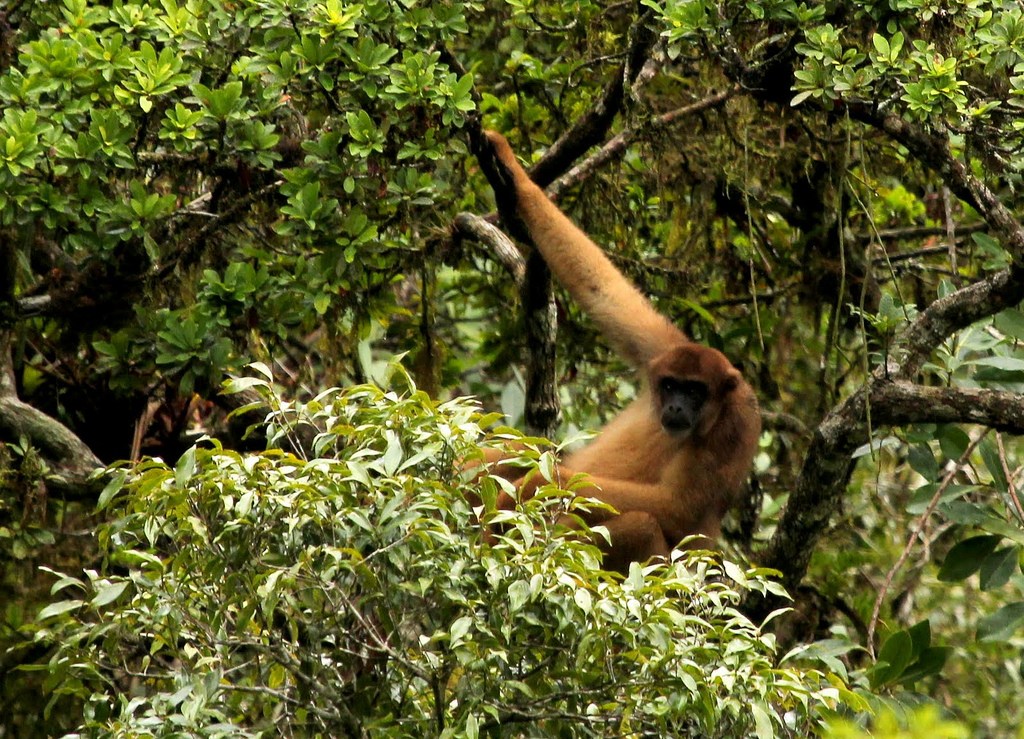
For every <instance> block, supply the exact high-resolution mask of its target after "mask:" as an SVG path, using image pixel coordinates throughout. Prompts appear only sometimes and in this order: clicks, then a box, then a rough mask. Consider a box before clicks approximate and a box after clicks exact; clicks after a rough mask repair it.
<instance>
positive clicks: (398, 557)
mask: <svg viewBox="0 0 1024 739" xmlns="http://www.w3.org/2000/svg"><path fill="white" fill-rule="evenodd" d="M400 384H405V383H404V382H403V383H400ZM475 410H476V409H475V406H474V405H473V404H470V403H468V402H467V401H466V400H454V401H450V402H448V403H444V404H441V405H436V404H435V403H433V402H432V401H431V400H430V399H429V398H428V397H427V396H426V395H424V394H423V393H420V392H415V393H412V394H406V395H402V396H400V395H397V394H395V393H393V392H391V393H385V392H383V391H381V390H379V389H376V388H375V387H371V386H355V387H353V388H351V389H349V390H347V391H345V392H342V393H339V392H336V391H328V392H326V393H323V394H321V395H320V396H318V397H317V398H315V399H313V400H311V401H310V402H309V403H308V404H300V405H297V406H294V407H290V408H284V409H282V410H281V412H280V415H278V416H277V417H276V420H275V425H276V424H280V427H279V432H280V433H282V434H285V433H289V432H290V430H293V429H294V428H296V427H306V428H310V427H311V428H315V429H317V431H318V434H317V436H316V440H315V447H316V449H317V451H318V453H317V456H316V457H315V458H313V459H310V460H308V461H307V460H303V459H299V458H297V457H295V456H293V455H291V454H286V453H282V452H275V453H268V454H265V455H260V456H241V455H239V454H237V453H234V452H228V451H225V450H222V449H217V448H214V449H211V450H202V449H197V450H194V451H191V452H189V453H187V454H185V455H183V456H182V457H181V459H180V460H179V461H178V463H177V465H176V466H175V467H174V468H171V467H168V466H167V465H164V464H161V463H150V464H145V465H142V466H140V467H139V468H137V469H136V470H134V471H132V472H131V473H130V474H129V473H126V472H122V473H119V474H118V475H117V476H116V477H115V481H114V482H112V483H111V485H110V486H108V488H107V490H106V491H105V493H104V496H103V499H102V501H101V505H103V506H104V507H105V508H107V509H109V510H110V513H111V516H112V522H111V523H109V524H106V525H104V526H102V527H100V529H99V531H98V537H99V541H100V547H101V553H102V557H103V561H104V562H105V563H106V565H107V566H106V568H105V570H104V571H101V572H95V571H93V572H87V573H86V577H85V578H76V577H72V576H64V577H61V578H60V579H59V580H58V581H57V584H56V585H55V587H54V590H55V591H58V592H60V593H61V597H62V598H64V600H60V601H58V602H55V603H53V604H52V605H50V606H49V607H47V608H46V609H45V610H44V611H43V613H41V614H40V618H41V620H43V622H44V623H48V624H53V626H52V628H53V631H52V632H51V633H49V634H48V635H47V638H52V639H53V640H54V641H55V642H56V643H57V644H59V645H60V647H59V649H58V650H57V652H56V653H55V655H54V656H53V658H52V659H51V661H50V664H49V672H50V678H49V679H50V680H51V681H52V682H53V684H54V685H56V686H57V692H56V696H57V697H59V696H62V695H64V694H67V693H71V694H75V695H79V696H81V697H82V699H83V700H84V701H85V703H86V712H85V713H86V717H87V721H86V727H87V731H88V733H89V734H90V735H92V734H93V733H94V732H96V733H98V735H101V736H125V737H129V736H180V735H182V733H185V734H187V735H189V736H266V735H273V736H307V735H311V734H316V735H322V736H360V735H371V734H372V735H373V736H434V735H436V736H477V735H480V734H485V735H491V736H522V735H524V734H526V735H552V734H557V735H560V736H605V735H608V734H610V733H614V734H618V733H622V732H626V733H637V734H646V735H661V736H670V735H671V736H680V735H683V734H687V735H699V736H722V737H730V736H741V735H744V736H745V735H757V736H774V735H776V733H789V732H796V733H798V734H805V733H807V731H808V730H809V729H810V727H813V726H814V725H815V722H816V720H817V719H818V717H817V716H816V714H817V713H818V712H819V711H820V710H821V709H822V708H824V707H828V706H831V705H835V702H836V699H837V697H838V695H839V691H838V690H836V688H835V687H833V686H831V685H829V684H828V683H827V682H825V681H824V677H823V676H822V675H821V674H820V673H817V672H815V671H796V670H793V669H790V668H788V667H783V668H776V667H775V664H776V662H777V660H778V657H779V656H780V655H778V654H777V652H776V647H775V639H774V638H773V637H772V636H771V635H770V634H769V633H765V632H763V631H762V630H761V629H759V628H757V626H756V625H755V624H753V623H751V622H750V620H749V619H747V618H746V617H745V616H743V615H742V614H741V613H740V612H739V611H738V610H737V608H736V606H737V604H738V602H739V594H740V593H741V592H742V591H743V590H745V589H747V588H753V589H755V590H763V589H765V588H777V587H778V586H777V585H773V584H772V583H771V582H769V581H767V580H766V579H765V573H763V572H758V571H756V570H749V571H744V570H743V569H742V568H739V567H737V566H736V565H733V564H732V563H729V562H725V563H719V562H716V561H715V560H713V559H710V558H708V557H707V556H706V555H700V554H694V555H691V556H689V557H686V558H684V559H682V560H680V561H678V562H676V563H675V564H674V565H673V566H672V567H671V568H669V569H668V570H667V571H664V572H662V573H661V574H660V575H659V576H657V577H652V576H651V574H650V573H649V572H648V573H646V574H645V573H644V571H643V570H641V568H639V567H635V568H634V569H633V571H632V572H631V573H630V576H629V577H627V578H626V579H625V580H621V579H619V578H613V577H611V576H609V575H601V576H595V574H594V573H595V570H596V569H598V568H597V566H596V565H597V562H598V552H597V550H596V549H595V548H594V547H593V546H592V545H591V544H588V543H584V542H583V541H582V540H580V539H578V538H571V537H565V536H559V535H556V534H555V532H554V528H555V527H554V523H553V522H554V521H555V519H557V518H558V517H559V515H560V514H561V512H562V511H563V510H564V508H565V506H564V501H565V499H564V498H563V497H561V496H552V495H548V496H541V497H539V498H538V499H535V500H534V501H532V502H531V504H530V505H527V506H524V509H523V511H522V512H521V513H519V514H514V515H513V516H512V521H508V522H507V525H508V526H509V530H508V532H507V533H506V535H505V536H504V537H502V539H501V540H500V541H499V542H497V543H496V544H495V545H494V546H493V547H490V546H485V545H483V543H482V542H481V535H480V526H479V524H478V523H477V520H476V517H475V516H474V515H473V512H472V511H471V510H470V506H469V504H468V503H467V499H466V493H468V492H470V491H472V490H476V489H479V487H478V485H477V484H469V485H467V479H469V480H470V482H471V477H470V476H469V475H467V474H466V473H464V472H463V471H462V467H461V465H459V464H458V462H459V460H460V459H461V458H463V457H464V456H465V455H469V454H473V453H474V452H475V449H476V446H475V444H476V443H477V442H478V441H480V440H481V439H482V433H481V430H480V427H479V426H478V425H477V422H478V420H479V419H478V416H477V414H476V413H475ZM497 481H498V479H497V478H495V479H492V480H489V481H487V482H486V483H485V484H484V488H485V490H486V489H487V488H489V489H490V495H491V497H492V498H493V496H494V494H495V490H494V489H495V483H496V482H497ZM485 494H486V493H485ZM492 505H493V501H492ZM68 613H72V614H75V616H76V618H74V619H67V618H66V614H68Z"/></svg>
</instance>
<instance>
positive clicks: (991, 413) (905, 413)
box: [871, 382, 1024, 434]
mask: <svg viewBox="0 0 1024 739" xmlns="http://www.w3.org/2000/svg"><path fill="white" fill-rule="evenodd" d="M871 415H872V418H873V419H874V420H875V421H877V422H878V423H880V424H887V425H892V426H899V425H902V424H907V423H977V424H980V425H982V426H988V427H989V428H993V429H996V430H997V431H1005V432H1008V433H1011V434H1024V394H1021V393H1006V392H1000V391H998V390H983V389H978V388H964V387H926V386H924V385H915V384H913V383H910V382H886V383H878V384H876V385H875V387H874V388H873V389H872V392H871Z"/></svg>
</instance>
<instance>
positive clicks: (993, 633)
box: [978, 601, 1024, 642]
mask: <svg viewBox="0 0 1024 739" xmlns="http://www.w3.org/2000/svg"><path fill="white" fill-rule="evenodd" d="M1021 622H1024V601H1018V602H1016V603H1010V604H1009V605H1006V606H1003V607H1002V608H1000V609H999V610H998V611H996V612H995V613H993V614H992V615H991V616H986V617H985V618H983V619H982V620H981V621H980V622H979V623H978V641H982V642H994V641H1006V640H1007V639H1009V638H1010V637H1011V636H1013V634H1014V632H1016V631H1017V629H1018V628H1019V627H1020V625H1021Z"/></svg>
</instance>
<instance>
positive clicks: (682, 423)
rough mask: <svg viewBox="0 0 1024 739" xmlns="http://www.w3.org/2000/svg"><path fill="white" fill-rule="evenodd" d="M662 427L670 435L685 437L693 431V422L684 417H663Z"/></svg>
mask: <svg viewBox="0 0 1024 739" xmlns="http://www.w3.org/2000/svg"><path fill="white" fill-rule="evenodd" d="M661 427H662V428H663V429H665V431H666V432H667V433H668V434H669V435H670V436H674V437H676V438H678V439H685V438H686V437H687V436H689V435H690V432H691V431H693V424H692V423H690V422H689V421H687V420H686V419H683V418H663V419H661Z"/></svg>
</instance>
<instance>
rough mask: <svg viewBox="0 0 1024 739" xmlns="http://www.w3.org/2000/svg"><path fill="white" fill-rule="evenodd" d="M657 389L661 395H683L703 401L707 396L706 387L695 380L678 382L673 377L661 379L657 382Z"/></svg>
mask: <svg viewBox="0 0 1024 739" xmlns="http://www.w3.org/2000/svg"><path fill="white" fill-rule="evenodd" d="M658 389H659V390H661V392H662V394H663V395H684V396H687V397H690V398H696V399H700V400H703V399H704V398H705V397H706V396H707V394H708V388H707V385H705V384H704V383H703V382H698V381H696V380H679V379H676V378H675V377H662V378H661V379H660V380H659V381H658Z"/></svg>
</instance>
